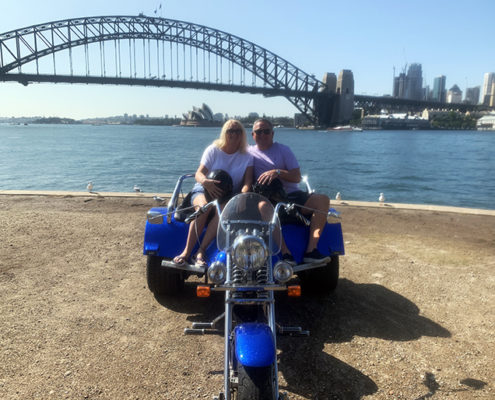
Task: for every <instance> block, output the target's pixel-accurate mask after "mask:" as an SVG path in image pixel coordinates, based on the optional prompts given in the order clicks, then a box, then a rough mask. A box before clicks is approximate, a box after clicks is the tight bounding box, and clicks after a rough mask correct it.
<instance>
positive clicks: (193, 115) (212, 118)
mask: <svg viewBox="0 0 495 400" xmlns="http://www.w3.org/2000/svg"><path fill="white" fill-rule="evenodd" d="M182 117H183V118H182V120H181V121H180V124H181V125H182V126H222V124H223V117H222V116H221V115H220V116H219V115H213V112H212V111H211V108H210V107H208V105H206V104H205V103H203V105H202V106H201V108H198V107H193V109H192V111H189V112H188V113H187V114H186V113H184V114H182Z"/></svg>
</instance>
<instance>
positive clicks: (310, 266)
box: [292, 257, 331, 273]
mask: <svg viewBox="0 0 495 400" xmlns="http://www.w3.org/2000/svg"><path fill="white" fill-rule="evenodd" d="M330 260H331V258H330V257H326V258H323V259H322V260H321V261H318V262H312V263H306V264H298V265H295V266H294V267H292V270H293V271H294V273H296V272H301V271H306V270H308V269H313V268H321V267H324V266H325V265H327V263H328V262H330Z"/></svg>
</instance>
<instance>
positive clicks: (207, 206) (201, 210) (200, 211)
mask: <svg viewBox="0 0 495 400" xmlns="http://www.w3.org/2000/svg"><path fill="white" fill-rule="evenodd" d="M217 203H218V202H217V201H216V200H213V201H211V202H209V203H208V204H205V205H204V206H203V207H200V208H198V209H197V210H196V211H195V212H193V213H192V214H191V215H190V216H189V217H187V218H186V219H185V220H184V222H185V223H186V224H189V223H190V222H191V221H192V220H193V219H196V218H198V217H199V216H200V215H202V214H204V213H205V212H207V211H208V210H209V209H210V208H211V207H212V206H215V205H216V206H217V207H218V205H217ZM219 214H220V211H219Z"/></svg>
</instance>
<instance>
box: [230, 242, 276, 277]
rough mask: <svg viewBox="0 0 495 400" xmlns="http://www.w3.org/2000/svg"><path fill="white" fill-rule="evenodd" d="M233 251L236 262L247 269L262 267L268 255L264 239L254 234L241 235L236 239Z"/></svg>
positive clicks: (252, 269)
mask: <svg viewBox="0 0 495 400" xmlns="http://www.w3.org/2000/svg"><path fill="white" fill-rule="evenodd" d="M232 253H233V258H234V262H235V264H236V265H238V266H239V267H241V268H243V269H245V270H247V271H256V270H258V269H260V268H261V267H262V266H263V265H265V261H266V258H267V257H268V249H267V247H266V244H265V242H264V241H263V239H262V238H260V237H258V236H253V235H244V236H239V237H238V238H237V239H236V240H235V241H234V246H233V252H232Z"/></svg>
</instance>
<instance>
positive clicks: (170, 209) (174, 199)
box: [167, 174, 194, 224]
mask: <svg viewBox="0 0 495 400" xmlns="http://www.w3.org/2000/svg"><path fill="white" fill-rule="evenodd" d="M193 177H194V174H185V175H182V176H181V177H180V178H179V179H178V180H177V183H176V184H175V188H174V191H173V193H172V197H171V198H170V200H169V201H168V205H167V208H168V214H167V223H169V224H170V223H171V222H172V214H173V211H175V209H176V208H177V202H178V200H179V193H180V189H181V187H182V182H183V181H184V179H188V178H193Z"/></svg>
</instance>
